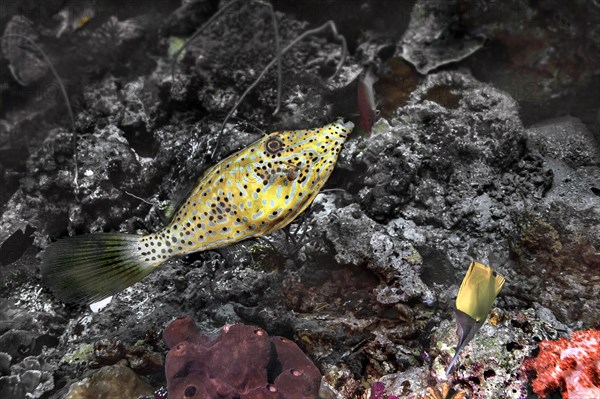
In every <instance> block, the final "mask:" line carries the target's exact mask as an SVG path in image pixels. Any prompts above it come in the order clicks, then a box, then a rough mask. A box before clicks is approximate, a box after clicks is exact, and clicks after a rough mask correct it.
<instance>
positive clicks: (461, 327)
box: [446, 309, 485, 374]
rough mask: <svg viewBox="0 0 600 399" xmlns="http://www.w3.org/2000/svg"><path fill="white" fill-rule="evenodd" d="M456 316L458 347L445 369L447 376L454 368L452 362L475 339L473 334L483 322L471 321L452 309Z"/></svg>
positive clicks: (466, 315) (465, 315) (467, 316)
mask: <svg viewBox="0 0 600 399" xmlns="http://www.w3.org/2000/svg"><path fill="white" fill-rule="evenodd" d="M454 312H455V314H456V334H457V335H458V345H457V346H456V353H455V354H454V356H453V357H452V360H451V361H450V364H449V365H448V368H447V369H446V374H449V373H450V371H452V366H454V362H455V361H456V359H458V356H459V355H460V353H461V352H462V350H463V348H464V347H465V346H467V345H468V344H469V342H471V340H472V339H473V338H474V337H475V334H476V333H477V331H479V329H480V328H481V326H483V323H484V322H485V320H484V321H481V322H478V321H476V320H475V319H473V318H472V317H471V316H469V315H468V314H466V313H464V312H461V311H460V310H458V309H454Z"/></svg>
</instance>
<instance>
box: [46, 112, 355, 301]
mask: <svg viewBox="0 0 600 399" xmlns="http://www.w3.org/2000/svg"><path fill="white" fill-rule="evenodd" d="M353 128H354V125H353V124H352V122H347V123H344V122H343V121H341V120H340V121H337V122H335V123H331V124H328V125H326V126H324V127H321V128H317V129H308V130H296V131H283V132H274V133H270V134H267V135H265V136H264V137H262V138H261V139H260V140H258V141H256V142H254V143H252V144H251V145H249V146H247V147H245V148H243V149H242V150H240V151H238V152H236V153H235V154H233V155H230V156H229V157H227V158H225V159H224V160H222V161H221V162H219V163H218V164H216V165H214V166H213V167H211V168H210V169H208V170H207V171H206V172H205V173H204V174H203V175H202V177H200V179H199V180H198V183H197V185H196V187H195V188H194V190H193V191H192V192H191V194H190V196H189V197H188V198H187V199H186V200H185V202H184V203H183V204H182V205H181V207H180V208H179V210H178V211H177V213H176V214H175V215H174V217H173V219H172V221H171V223H170V224H169V225H167V226H165V227H164V228H163V229H161V230H159V231H157V232H155V233H151V234H148V235H135V234H121V233H100V234H87V235H82V236H76V237H70V238H65V239H62V240H59V241H57V242H55V243H52V244H50V245H49V246H48V248H47V249H46V251H45V253H44V256H43V262H42V275H43V278H44V281H45V283H46V284H47V285H48V286H49V287H50V288H51V289H52V290H53V291H54V292H55V293H56V295H57V296H58V297H59V298H61V299H62V300H63V301H65V302H84V303H91V302H96V301H99V300H101V299H103V298H106V297H108V296H111V295H113V294H115V293H117V292H119V291H122V290H123V289H125V288H127V287H129V286H131V285H133V284H134V283H136V282H138V281H140V280H141V279H142V278H144V277H146V276H147V275H148V274H149V273H151V272H152V271H153V270H155V269H156V268H157V267H158V266H160V265H161V264H162V263H164V262H165V261H166V260H167V259H169V258H171V257H173V256H176V255H183V254H188V253H191V252H196V251H205V250H208V249H214V248H219V247H223V246H226V245H229V244H232V243H235V242H238V241H241V240H244V239H247V238H251V237H260V236H264V235H267V234H270V233H272V232H273V231H275V230H278V229H281V228H283V227H285V226H286V225H288V224H289V223H290V222H292V220H294V218H296V216H298V215H299V214H300V213H301V212H302V211H303V210H305V209H306V207H308V206H309V205H310V203H311V202H312V201H313V200H314V198H315V197H316V196H317V194H318V193H319V191H320V190H321V188H322V187H323V185H324V184H325V182H326V181H327V179H328V178H329V176H330V175H331V172H332V171H333V168H334V166H335V163H336V161H337V157H338V154H339V153H340V151H341V149H342V145H343V144H344V142H345V140H346V138H347V137H348V135H349V134H350V132H351V131H352V129H353Z"/></svg>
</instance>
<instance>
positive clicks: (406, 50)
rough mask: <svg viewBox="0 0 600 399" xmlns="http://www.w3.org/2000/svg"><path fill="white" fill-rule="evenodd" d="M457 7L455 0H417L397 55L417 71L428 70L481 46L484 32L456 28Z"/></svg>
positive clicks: (465, 55) (466, 54)
mask: <svg viewBox="0 0 600 399" xmlns="http://www.w3.org/2000/svg"><path fill="white" fill-rule="evenodd" d="M457 7H458V2H457V1H444V2H441V1H431V0H419V1H417V3H416V4H415V5H414V7H413V9H412V12H411V15H410V23H409V25H408V29H407V30H406V32H405V33H404V35H403V36H402V39H401V40H400V44H399V46H398V47H399V51H398V55H399V56H401V57H402V58H404V59H405V60H406V61H408V62H410V63H411V64H413V65H414V66H415V68H416V69H417V71H419V72H420V73H422V74H427V73H429V72H430V71H431V70H433V69H435V68H437V67H439V66H442V65H445V64H448V63H451V62H456V61H460V60H462V59H464V58H466V57H468V56H470V55H471V54H473V53H474V52H475V51H477V50H478V49H480V48H481V47H482V46H483V43H484V41H485V37H484V36H483V35H475V34H471V33H469V32H460V33H458V32H457V29H456V25H457V24H458V19H459V16H458V15H457V13H456V9H457ZM457 33H458V37H457Z"/></svg>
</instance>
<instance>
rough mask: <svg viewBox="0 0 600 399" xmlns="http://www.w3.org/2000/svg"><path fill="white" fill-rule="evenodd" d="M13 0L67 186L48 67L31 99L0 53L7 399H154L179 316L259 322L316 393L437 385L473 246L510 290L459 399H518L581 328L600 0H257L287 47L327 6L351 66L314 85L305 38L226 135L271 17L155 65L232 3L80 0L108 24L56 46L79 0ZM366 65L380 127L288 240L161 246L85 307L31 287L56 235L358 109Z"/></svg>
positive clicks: (136, 209)
mask: <svg viewBox="0 0 600 399" xmlns="http://www.w3.org/2000/svg"><path fill="white" fill-rule="evenodd" d="M5 3H6V4H4V6H5V8H3V11H4V12H3V13H0V31H3V30H4V29H5V28H6V25H7V24H8V23H9V21H10V20H11V19H13V17H14V16H15V15H21V14H22V15H23V16H24V17H25V18H27V19H28V20H30V21H31V22H32V24H33V27H34V29H35V30H36V33H37V34H38V35H39V37H40V45H41V46H42V48H43V49H44V50H45V51H47V52H48V55H49V56H50V58H51V59H52V60H53V61H54V63H55V66H56V67H57V70H58V72H59V74H60V75H61V76H62V77H63V78H64V79H63V80H64V81H65V82H64V83H65V85H66V86H67V91H68V94H69V97H70V98H71V99H72V105H73V109H74V111H75V116H76V118H75V119H76V123H75V125H76V126H75V130H76V132H77V137H78V154H79V182H78V183H79V184H78V191H77V190H76V187H75V185H74V175H73V172H74V165H73V155H74V154H73V146H72V139H73V132H72V131H71V130H72V129H71V128H70V126H68V125H67V123H66V122H65V120H66V114H65V112H64V109H63V107H64V105H63V104H62V100H61V98H60V96H58V95H57V94H58V91H57V86H56V84H55V83H54V82H50V76H49V75H50V74H46V75H45V76H44V77H42V78H40V79H39V80H37V81H36V82H35V83H32V84H31V85H30V86H27V87H23V86H21V85H20V84H19V83H17V82H16V81H14V79H13V77H12V73H11V71H10V69H9V68H8V67H7V65H8V61H7V60H6V59H2V60H0V82H2V84H0V102H1V105H2V107H1V111H0V348H1V349H0V350H1V351H2V353H0V381H1V384H2V385H1V386H2V388H1V393H0V396H1V397H2V398H4V396H6V397H7V398H11V399H12V397H11V395H16V396H17V397H19V398H22V397H23V395H30V396H38V397H43V398H44V399H59V398H64V397H65V395H66V394H67V392H68V391H69V389H70V388H71V387H72V386H73V385H74V384H77V382H81V381H82V380H84V379H85V378H87V380H86V381H87V382H88V383H89V382H90V381H93V375H95V373H98V372H99V370H105V368H106V373H107V374H106V375H110V374H119V375H121V376H123V378H124V379H125V381H137V380H138V379H141V380H144V379H147V381H146V382H145V383H147V382H149V383H150V386H146V387H147V388H148V390H144V395H149V396H150V397H152V396H153V394H152V391H154V389H155V388H157V387H160V386H164V385H165V384H166V381H165V380H164V373H163V372H162V370H163V369H164V363H162V359H163V357H164V355H165V354H166V353H167V348H165V346H164V344H163V343H162V342H161V340H160V331H163V329H164V327H165V326H166V325H167V324H168V323H169V322H170V321H171V320H172V318H173V317H174V315H181V314H190V315H193V317H194V319H195V320H197V322H198V324H199V327H198V329H199V330H201V331H216V330H218V329H220V328H222V327H223V325H226V324H227V325H233V324H244V325H258V326H260V327H261V331H268V332H269V334H271V335H278V336H285V337H288V338H289V339H290V340H292V339H293V341H294V342H297V343H298V345H299V346H300V347H301V348H302V350H303V351H304V352H305V353H306V355H307V356H308V357H309V358H311V359H313V360H314V362H315V364H316V365H317V366H318V368H319V370H320V371H321V372H322V373H323V375H324V377H323V380H322V384H321V387H320V392H321V396H323V397H326V398H336V399H355V398H359V397H368V396H369V395H370V394H373V393H374V392H375V390H373V391H371V392H369V387H370V386H374V387H375V386H377V387H380V386H381V385H380V384H378V383H379V382H381V383H382V384H383V386H384V387H385V391H384V392H383V393H381V389H379V390H377V391H376V392H375V394H376V395H383V397H384V398H385V396H386V395H387V396H388V397H389V396H397V397H399V398H403V397H405V398H411V397H415V396H418V397H424V396H426V395H427V394H428V392H427V389H428V388H431V389H433V387H437V388H435V389H439V391H440V394H443V389H442V388H443V387H440V384H441V381H442V380H443V379H444V378H446V377H448V376H444V375H443V371H444V369H445V367H446V366H447V363H448V361H449V359H450V358H451V357H452V355H453V354H454V352H453V351H454V345H455V343H456V336H455V325H454V322H453V313H452V309H451V306H452V305H451V304H452V303H453V302H454V299H455V297H456V292H457V290H458V284H459V281H458V278H459V277H460V276H461V275H463V274H464V272H465V270H466V268H467V265H468V264H469V263H470V262H471V261H472V260H474V259H475V260H478V261H480V262H484V263H486V264H490V265H492V266H493V267H494V269H495V270H497V271H498V273H500V274H502V275H503V276H505V277H506V279H507V284H506V286H505V287H504V289H503V291H502V293H501V294H500V296H499V297H498V298H497V302H496V306H497V307H498V309H496V310H494V312H493V314H492V317H491V318H490V323H486V325H484V327H483V329H482V330H481V332H480V333H479V334H478V335H477V337H476V338H475V339H474V341H473V342H471V344H470V345H469V346H468V347H467V348H466V351H465V353H464V354H463V355H461V361H460V364H459V367H458V368H457V369H456V370H455V372H454V373H453V374H452V376H451V377H450V378H451V379H450V380H449V381H448V382H449V383H450V384H451V388H452V389H454V390H456V391H457V392H465V393H466V394H467V395H469V396H471V398H477V399H481V398H485V399H488V398H491V397H494V398H496V397H500V398H507V399H508V398H511V399H517V398H519V399H522V398H523V397H524V396H525V395H526V394H527V387H528V380H527V378H526V374H525V372H524V371H523V370H522V369H520V366H521V364H522V362H523V360H524V359H525V358H526V357H529V356H533V355H534V351H535V348H536V347H537V342H539V341H541V340H545V339H556V338H558V333H557V331H560V332H561V333H565V334H567V333H569V332H570V331H572V330H577V329H584V328H598V325H597V321H598V320H599V319H600V313H599V312H600V291H599V290H600V284H598V282H599V281H600V280H599V277H598V275H597V272H596V271H597V270H598V265H599V264H600V258H599V257H598V256H599V255H598V254H599V248H600V222H599V221H600V186H599V185H598V182H599V181H600V165H599V162H598V160H599V159H600V157H599V154H600V151H599V150H598V145H597V144H598V138H599V137H600V135H599V132H600V123H599V121H600V120H599V119H598V110H599V109H600V102H599V101H600V98H599V97H598V95H597V93H598V92H599V90H600V78H599V76H600V75H599V74H598V65H600V64H599V63H598V62H597V60H598V54H600V52H598V51H597V49H598V45H599V43H600V29H598V26H600V24H599V23H598V22H599V21H600V7H598V5H597V4H596V3H598V1H588V2H583V1H578V2H574V3H569V4H567V3H565V4H559V2H556V1H553V0H540V1H536V2H523V1H522V0H508V1H506V2H498V1H488V0H481V1H476V2H465V1H462V0H457V1H451V2H448V3H444V2H431V1H428V2H426V1H417V2H415V3H417V6H416V7H414V8H413V4H412V3H413V2H390V1H385V0H373V1H357V2H342V1H340V0H331V1H327V2H323V1H316V0H310V1H309V0H307V3H306V4H309V5H310V6H308V5H307V6H303V7H298V5H297V2H289V1H282V0H273V1H272V3H273V6H274V8H275V10H276V12H275V16H276V18H277V21H278V23H279V31H280V33H281V39H282V44H284V45H285V43H289V41H290V40H292V39H293V38H296V37H297V36H298V35H299V34H300V32H302V31H304V30H306V29H309V28H312V27H314V26H318V25H320V24H322V23H323V22H324V18H331V19H333V20H334V21H335V22H336V24H337V25H338V27H339V28H340V32H341V33H343V34H344V35H345V36H346V38H347V39H348V45H349V46H348V47H349V50H350V54H349V57H348V58H347V62H346V64H345V65H344V67H343V68H342V71H341V74H340V76H339V77H338V78H336V79H335V80H334V81H333V82H327V77H329V76H330V75H331V74H332V73H333V70H334V69H335V66H336V62H337V60H338V59H339V55H340V54H339V51H340V50H339V45H338V44H337V43H336V42H335V41H334V40H333V38H332V37H330V36H328V35H322V36H318V37H310V38H307V39H306V40H303V41H302V42H301V43H300V45H299V47H297V48H294V49H292V50H290V52H288V53H287V54H286V56H285V57H284V59H283V63H284V79H283V80H284V89H283V98H282V100H283V102H282V109H281V111H280V113H279V114H278V115H276V116H273V115H272V112H273V109H274V108H275V102H276V93H277V90H276V87H277V86H276V84H277V83H276V82H277V79H276V72H275V70H272V71H270V72H269V73H267V75H266V79H265V80H263V81H262V82H261V83H260V84H259V85H258V87H257V88H256V90H255V91H253V92H252V94H251V95H250V96H249V97H248V98H246V99H245V100H244V102H243V103H242V104H241V106H240V108H239V109H238V111H237V112H236V115H235V116H236V118H238V119H234V120H232V122H231V123H228V125H227V126H226V129H225V130H224V132H223V134H222V135H221V137H220V140H219V143H220V144H219V146H218V148H215V147H216V142H217V140H216V132H217V130H218V128H219V127H220V124H221V123H222V120H223V116H224V115H225V114H226V113H227V112H228V111H229V110H230V107H231V106H232V105H233V104H234V103H235V102H236V100H237V98H238V96H239V95H240V94H241V93H242V92H243V91H244V90H245V89H246V88H247V87H248V85H249V84H250V82H252V81H253V80H254V79H255V78H256V76H257V75H258V74H259V73H260V70H261V68H262V67H263V66H264V65H265V64H267V63H268V62H269V61H270V60H271V59H272V58H273V56H274V50H273V49H274V37H273V32H272V26H271V23H272V22H271V20H270V17H269V16H268V15H267V13H266V12H265V8H264V7H262V6H257V5H256V4H251V2H240V7H234V8H233V9H232V11H231V13H228V14H225V15H223V16H222V18H221V19H219V21H217V23H216V24H215V25H213V26H212V28H210V29H207V30H206V31H205V32H204V33H203V34H202V35H201V36H200V37H198V39H197V40H195V41H194V42H193V43H191V44H190V46H189V47H188V48H187V49H186V52H185V54H184V55H183V56H182V57H181V59H180V60H179V63H178V65H177V68H176V74H175V78H174V79H173V78H172V77H171V70H170V69H171V68H170V63H171V61H172V59H171V58H170V54H171V55H172V54H173V52H172V51H170V48H171V47H173V46H176V45H177V43H181V42H182V41H183V40H185V37H188V36H189V35H190V34H191V33H192V32H193V31H194V30H195V28H196V27H197V25H198V24H201V23H203V22H204V21H206V20H207V19H208V18H210V17H211V16H212V15H213V14H214V12H215V10H217V9H218V8H219V6H223V4H224V1H214V0H191V1H187V0H186V1H182V2H164V1H163V2H154V1H147V2H145V3H144V7H139V4H137V3H136V2H133V3H129V2H113V1H106V2H98V3H101V8H102V9H101V11H102V12H98V13H96V16H95V17H94V18H93V19H92V20H91V21H90V22H89V23H88V24H86V25H85V26H84V27H83V28H82V29H75V28H73V27H71V28H68V29H66V30H64V31H63V33H62V34H61V35H60V37H59V38H57V37H55V36H56V35H55V34H54V33H48V32H56V27H57V25H60V24H63V23H64V21H56V20H54V19H53V18H47V17H48V16H51V15H54V14H56V13H57V12H60V11H61V9H62V8H63V7H71V5H72V3H74V2H64V4H67V6H64V5H62V4H63V2H32V1H18V2H5ZM59 3H60V4H59ZM397 3H402V4H397ZM411 11H412V12H411ZM409 17H410V19H411V21H409V20H408V19H409ZM583 17H585V18H584V19H585V23H581V24H580V25H579V24H577V23H576V22H577V21H579V20H580V19H581V21H583V20H584V19H582V18H583ZM365 18H366V19H368V20H366V19H365ZM423 22H427V23H423ZM61 26H62V25H61ZM407 26H409V30H408V31H406V32H404V29H405V28H406V27H407ZM111 35H112V36H111ZM175 35H176V36H175ZM111 37H113V38H114V40H111V39H110V38H111ZM481 37H485V38H486V40H485V42H483V43H482V42H481V41H480V40H479V39H480V38H481ZM107 38H108V39H107ZM394 44H399V45H398V46H395V45H394ZM482 44H483V46H482ZM31 55H32V54H29V55H28V56H27V57H29V56H31ZM402 56H406V58H411V60H412V62H414V63H415V64H418V65H419V68H420V69H421V71H425V69H427V70H429V71H428V74H427V75H422V74H420V73H419V72H418V71H417V70H415V68H414V67H413V65H412V64H410V63H409V62H408V61H405V60H404V59H402V58H401V57H402ZM390 57H392V58H390ZM464 57H466V58H464ZM367 61H374V62H377V63H379V62H381V65H380V66H381V68H380V74H381V76H380V80H379V81H378V83H377V84H375V91H376V97H379V99H380V100H383V101H382V103H381V108H382V115H383V116H384V118H382V119H380V120H379V121H378V122H377V123H376V124H375V125H374V126H373V134H372V135H370V136H364V135H361V134H360V132H356V134H353V136H352V137H350V138H349V139H348V140H347V142H346V143H345V145H344V149H343V150H342V152H341V154H340V158H339V162H338V164H337V165H336V168H335V170H334V174H333V175H332V177H331V179H330V180H329V182H328V186H327V187H326V190H325V191H324V192H322V193H321V194H320V195H319V196H318V197H317V199H316V201H315V202H314V204H313V206H311V208H310V209H309V211H308V212H307V213H305V214H304V215H303V216H302V217H301V218H299V219H297V220H296V221H295V222H294V223H292V224H291V225H290V226H289V228H288V229H286V230H285V231H282V232H279V233H277V234H273V235H271V236H270V237H268V239H269V241H268V242H266V241H263V242H256V241H252V240H249V241H248V242H245V243H244V244H243V245H240V246H238V247H237V248H234V249H233V250H232V251H234V252H235V253H234V255H231V252H229V253H228V251H220V252H215V251H207V252H202V253H196V254H192V255H189V256H186V257H181V258H177V259H173V260H171V261H169V262H168V263H167V264H165V265H164V267H162V268H161V269H160V270H158V271H157V272H156V273H154V274H152V275H150V276H148V278H147V279H146V280H144V281H142V282H140V283H138V284H136V285H135V286H133V287H131V288H129V289H127V290H126V291H124V292H122V293H120V294H118V295H116V296H114V297H113V298H112V300H111V301H109V302H108V303H107V304H106V306H105V307H104V308H102V310H100V311H98V309H97V308H95V309H94V311H92V310H91V309H89V308H84V307H80V306H72V305H64V304H63V303H61V302H59V301H58V300H56V298H54V297H53V296H52V295H51V294H50V292H49V291H48V290H47V289H46V288H45V287H44V286H42V285H41V280H40V276H39V270H38V269H39V264H40V258H41V254H40V252H41V251H42V250H43V249H44V248H45V247H46V246H47V244H48V242H49V241H50V240H54V239H57V238H60V237H63V236H66V235H69V234H82V233H88V232H100V231H120V232H128V233H146V232H148V231H154V230H156V229H157V228H160V227H162V226H163V224H164V223H165V221H166V220H167V219H168V217H169V216H168V215H167V213H168V212H165V209H169V208H172V207H173V204H176V203H177V202H178V199H179V198H181V197H182V196H184V193H185V192H186V190H187V188H188V187H189V185H190V183H191V182H193V181H194V180H195V179H196V178H197V177H198V176H199V175H200V174H201V173H202V172H203V171H204V170H206V168H208V167H209V166H210V165H212V164H214V163H215V162H216V161H217V160H218V159H220V158H222V157H224V156H226V155H227V154H229V153H231V152H232V151H234V150H237V149H239V148H241V147H242V146H244V145H246V144H248V143H250V142H252V141H254V140H255V139H256V138H257V134H256V132H258V131H259V130H264V131H273V130H278V129H280V128H283V129H293V128H305V127H308V126H316V125H321V124H324V122H326V121H330V120H331V119H334V118H336V117H339V116H344V117H346V118H352V117H353V116H352V115H353V113H355V111H356V110H354V109H348V107H345V106H344V104H343V102H344V101H345V100H346V101H348V102H349V103H351V104H353V105H355V104H356V98H355V93H356V90H355V89H356V87H355V86H353V84H355V83H356V81H355V78H356V76H357V75H358V73H359V72H360V71H361V70H362V67H363V65H362V64H363V63H364V62H367ZM36 65H37V63H36ZM15 66H17V64H16V63H15ZM18 66H19V67H20V69H21V70H22V72H23V73H22V74H23V77H25V74H24V72H26V71H24V70H23V67H24V66H23V65H18ZM40 66H41V64H40ZM32 67H35V65H33V64H32ZM440 67H442V68H440ZM31 76H33V75H31ZM348 93H352V94H351V95H349V94H348ZM569 114H571V116H569ZM548 118H552V119H548ZM354 121H355V122H356V120H354ZM215 150H216V152H215ZM213 152H215V156H214V157H213V156H211V154H212V153H213ZM327 189H330V190H329V191H327ZM540 287H543V289H540ZM221 334H224V333H221ZM167 335H168V334H167ZM225 335H226V334H225ZM212 339H213V340H214V339H216V338H212ZM223 339H224V338H223ZM261 339H263V340H265V339H266V340H267V341H268V338H265V337H263V338H261ZM206 342H213V341H210V339H208V338H207V341H206ZM218 342H222V341H218ZM223 342H224V341H223ZM261 342H263V341H261ZM176 346H177V345H175V346H174V347H173V349H172V350H174V348H175V347H176ZM303 356H304V355H303ZM257 360H258V359H257ZM266 367H267V369H268V365H267V366H266ZM132 373H133V374H132ZM97 375H98V377H100V376H102V375H103V374H101V373H99V374H97ZM38 377H39V378H38ZM98 377H96V378H98ZM268 377H269V374H267V379H266V381H269V382H271V384H274V383H275V380H274V379H269V378H268ZM286 377H288V378H292V377H294V378H296V377H295V376H293V375H291V376H290V374H286ZM106 381H110V384H115V386H116V387H120V386H121V385H122V384H123V382H122V381H123V380H120V379H113V378H110V379H108V377H107V379H106ZM34 385H35V386H34ZM84 385H85V383H84V384H81V385H75V386H74V387H73V391H81V390H83V388H84ZM142 385H143V384H142ZM115 386H113V387H111V388H110V390H111V392H114V391H116V388H115ZM273 386H274V385H273ZM179 388H180V387H179V386H178V389H179ZM90 392H92V391H90ZM184 392H185V390H184ZM197 393H198V394H199V393H200V391H197ZM271 394H274V393H273V392H271ZM90 395H94V393H90ZM161 395H162V397H163V398H164V390H163V391H159V392H158V393H157V394H156V397H157V398H158V397H161ZM434 395H435V394H434Z"/></svg>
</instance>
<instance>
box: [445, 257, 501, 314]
mask: <svg viewBox="0 0 600 399" xmlns="http://www.w3.org/2000/svg"><path fill="white" fill-rule="evenodd" d="M505 281H506V280H505V279H504V277H502V276H501V275H499V274H498V273H496V272H495V271H494V270H493V269H492V268H491V267H489V266H486V265H484V264H482V263H479V262H472V263H471V265H470V266H469V270H467V274H466V275H465V278H464V280H463V282H462V284H461V285H460V288H459V290H458V296H457V297H456V309H458V310H460V311H461V312H463V313H465V314H467V315H469V316H471V318H473V320H475V321H476V322H477V323H483V322H484V321H485V319H487V317H488V314H489V313H490V311H491V310H492V305H493V304H494V300H495V299H496V296H498V294H499V293H500V290H501V289H502V286H503V285H504V282H505Z"/></svg>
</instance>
